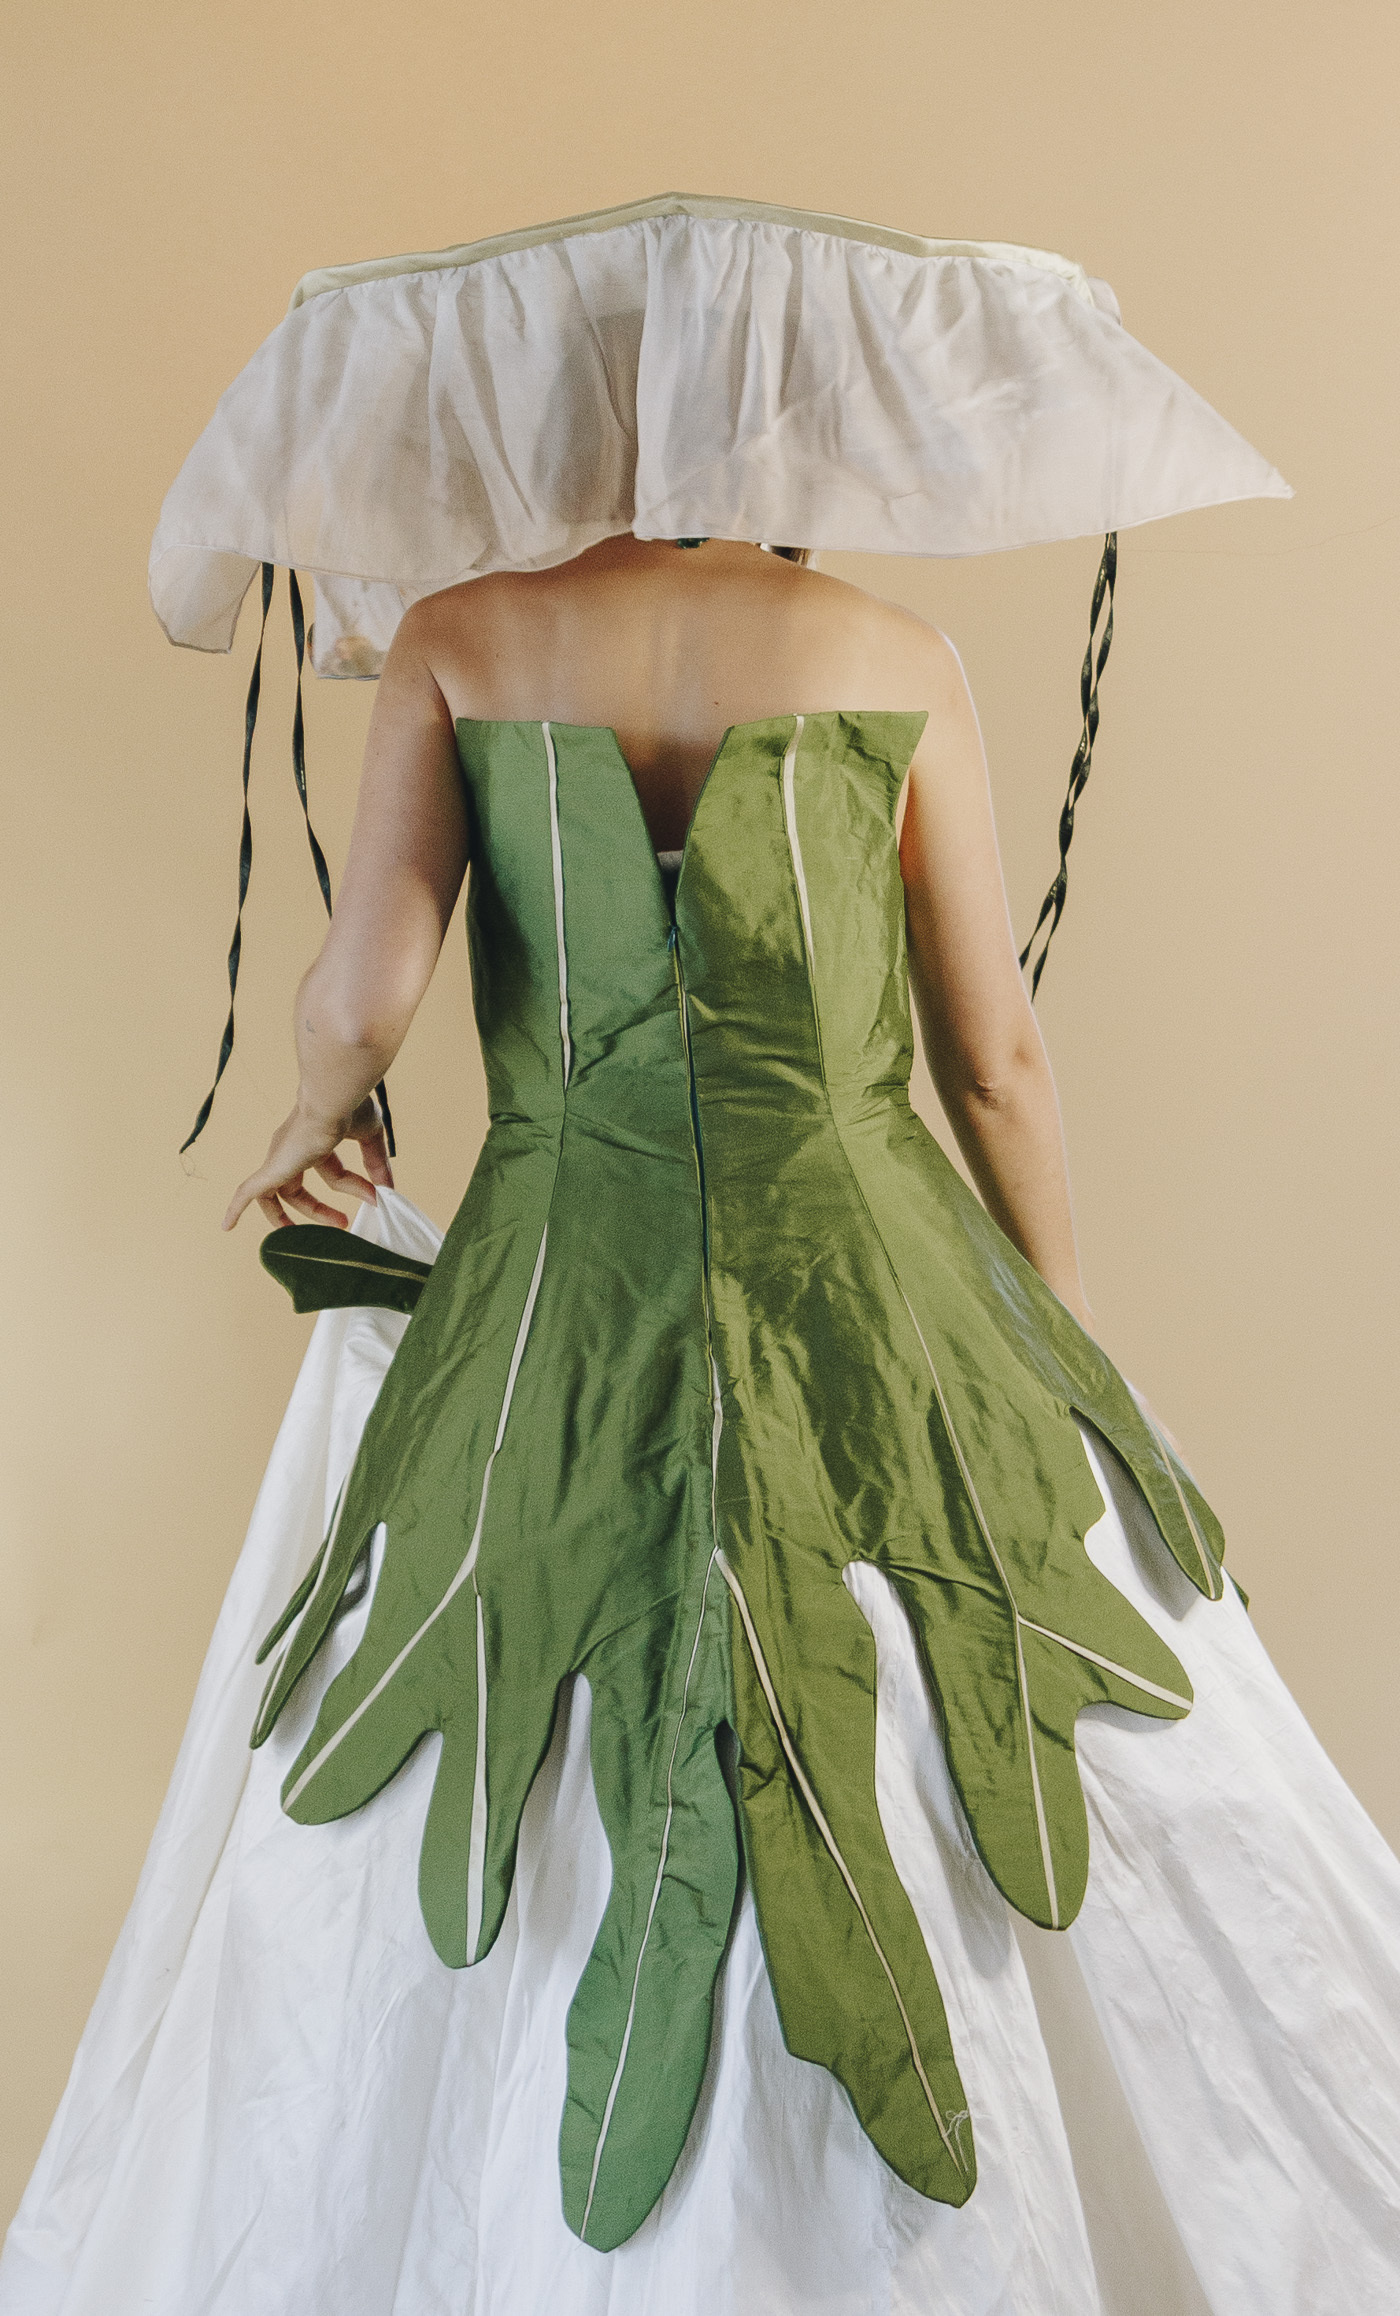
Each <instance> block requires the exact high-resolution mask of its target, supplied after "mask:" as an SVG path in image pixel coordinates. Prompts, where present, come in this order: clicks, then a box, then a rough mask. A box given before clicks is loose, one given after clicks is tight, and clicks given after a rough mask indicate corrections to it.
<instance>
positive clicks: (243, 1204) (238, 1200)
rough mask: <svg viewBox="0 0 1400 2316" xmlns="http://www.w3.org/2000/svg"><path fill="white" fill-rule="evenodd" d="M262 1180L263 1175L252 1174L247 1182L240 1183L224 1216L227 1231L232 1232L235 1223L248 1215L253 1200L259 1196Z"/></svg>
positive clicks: (224, 1225) (224, 1226)
mask: <svg viewBox="0 0 1400 2316" xmlns="http://www.w3.org/2000/svg"><path fill="white" fill-rule="evenodd" d="M261 1179H262V1178H261V1175H259V1174H250V1175H249V1177H248V1179H247V1181H246V1182H240V1183H239V1185H238V1188H237V1189H236V1190H235V1192H234V1194H233V1196H232V1198H231V1199H230V1200H229V1202H228V1212H227V1214H226V1215H225V1216H224V1220H223V1228H224V1229H225V1230H232V1229H233V1227H234V1225H235V1223H237V1222H238V1221H240V1220H241V1218H242V1217H243V1216H244V1215H245V1214H246V1213H247V1211H248V1209H249V1207H250V1206H251V1205H252V1203H253V1200H254V1199H255V1198H257V1197H258V1196H259V1192H258V1189H257V1185H258V1183H259V1181H260V1180H261Z"/></svg>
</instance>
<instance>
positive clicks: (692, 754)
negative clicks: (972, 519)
mask: <svg viewBox="0 0 1400 2316" xmlns="http://www.w3.org/2000/svg"><path fill="white" fill-rule="evenodd" d="M411 616H412V617H413V618H414V620H415V624H416V626H417V630H418V636H419V642H420V648H421V650H422V653H423V657H424V659H425V661H426V662H427V665H428V666H429V667H430V668H431V670H432V673H433V675H434V677H435V678H436V681H437V683H438V685H439V687H440V689H441V691H442V694H443V697H444V699H445V701H446V703H447V706H448V709H449V711H450V713H451V715H452V717H453V719H454V720H455V719H457V718H459V717H475V718H483V719H487V720H491V721H496V720H501V721H512V722H513V721H517V720H519V721H524V720H526V719H532V718H534V717H540V718H544V717H549V718H551V719H554V720H557V721H558V722H561V723H571V724H606V725H610V726H611V727H612V729H613V730H614V731H615V732H616V734H617V738H618V742H619V745H620V746H621V749H622V752H623V755H624V756H625V757H626V759H627V761H628V764H629V765H630V767H631V770H632V775H633V778H634V780H635V782H636V785H637V789H638V793H639V795H640V798H641V803H642V809H643V811H644V813H645V815H646V819H647V823H648V826H649V827H650V830H651V834H652V840H653V842H654V843H656V844H658V845H662V846H665V845H678V844H679V843H680V842H681V840H682V838H683V837H684V834H685V830H686V827H687V825H688V823H689V820H690V816H691V813H692V811H693V810H694V806H695V800H696V797H697V795H698V794H699V791H700V787H701V785H702V783H703V781H704V778H705V774H706V771H707V770H708V768H709V765H710V763H711V761H712V759H713V757H714V754H715V750H716V749H717V747H718V746H719V743H720V741H721V739H722V738H723V736H724V733H725V731H726V729H727V728H728V727H729V726H730V725H731V724H742V723H749V722H753V721H755V720H757V719H758V718H760V717H765V716H773V715H788V714H792V713H794V712H797V711H803V712H807V713H812V712H815V711H817V710H821V709H828V708H905V709H918V708H925V709H928V710H930V712H931V713H932V712H933V711H935V710H936V709H937V707H938V701H937V698H936V696H935V694H936V687H934V686H932V685H931V684H930V681H929V669H928V666H927V665H926V664H923V663H925V662H926V659H927V657H928V656H929V655H931V654H932V653H934V652H935V651H936V650H937V647H938V646H940V645H942V642H943V639H942V638H941V637H938V636H937V635H936V634H935V633H934V631H933V630H932V629H930V628H928V627H927V626H926V625H925V624H924V622H923V621H921V620H919V619H916V618H915V617H914V616H913V615H912V614H911V613H909V612H906V611H903V610H900V609H899V608H898V607H896V606H894V605H891V604H886V603H881V602H878V601H877V600H876V599H875V598H874V597H872V596H869V595H866V594H863V593H862V591H861V590H860V589H859V588H855V587H850V586H847V585H846V584H845V583H844V582H843V581H841V580H839V579H834V578H830V577H828V576H826V575H825V574H824V573H821V572H817V571H810V570H804V569H802V568H801V567H800V566H798V565H796V564H793V563H791V562H788V561H787V560H785V559H784V558H783V557H781V556H777V555H769V554H765V553H764V552H763V551H762V550H761V549H759V548H756V547H752V546H745V545H742V544H738V543H735V542H730V541H727V540H718V539H716V540H707V541H706V542H705V543H704V544H703V545H701V546H698V547H695V548H678V547H677V546H675V545H674V544H673V543H672V542H671V541H669V540H638V539H633V538H630V537H628V538H623V539H610V540H607V541H605V542H604V543H603V544H602V545H601V546H599V547H595V548H593V549H592V550H591V551H590V552H589V553H587V554H585V555H582V556H580V557H578V558H577V559H576V560H575V561H573V562H571V563H566V564H563V565H560V566H559V567H557V568H556V569H554V570H552V571H544V572H532V573H528V574H524V575H514V574H511V575H502V576H500V577H496V578H490V579H478V580H473V581H470V582H469V583H467V584H466V585H464V586H461V587H454V588H449V589H447V590H446V591H445V592H444V593H442V594H441V595H436V596H434V597H432V598H431V599H430V600H429V601H428V602H426V603H423V604H421V605H419V606H418V607H417V609H416V612H415V613H414V614H412V615H411ZM946 648H947V647H946V645H944V646H943V649H944V650H945V651H946Z"/></svg>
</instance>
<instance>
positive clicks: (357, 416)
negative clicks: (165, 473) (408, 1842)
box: [150, 194, 1292, 676]
mask: <svg viewBox="0 0 1400 2316" xmlns="http://www.w3.org/2000/svg"><path fill="white" fill-rule="evenodd" d="M1291 495H1292V494H1291V492H1290V490H1289V486H1288V485H1287V483H1285V482H1284V480H1283V478H1282V477H1281V476H1280V475H1279V474H1278V473H1277V472H1276V471H1275V469H1274V468H1273V467H1272V466H1270V464H1269V463H1268V461H1267V460H1266V459H1265V458H1263V457H1262V456H1261V455H1260V453H1259V452H1258V451H1256V450H1254V449H1252V448H1251V446H1250V445H1249V444H1248V443H1247V442H1246V441H1244V440H1243V438H1242V437H1241V436H1240V435H1239V434H1237V433H1236V432H1235V430H1234V429H1233V427H1231V426H1229V425H1228V424H1227V423H1226V421H1225V420H1224V419H1223V418H1221V417H1220V416H1219V415H1218V413H1217V412H1215V411H1214V410H1212V409H1211V407H1210V406H1209V404H1208V403H1206V402H1204V401H1203V400H1202V399H1201V397H1200V396H1199V395H1198V394H1196V393H1195V392H1193V390H1192V389H1191V387H1189V386H1187V385H1186V384H1184V382H1183V381H1182V380H1181V379H1180V378H1178V377H1176V376H1175V375H1174V374H1173V372H1172V371H1171V370H1169V369H1168V368H1167V367H1166V366H1165V364H1164V363H1162V362H1160V361H1158V360H1157V358H1156V356H1155V355H1153V354H1151V353H1149V352H1148V351H1147V349H1146V348H1145V347H1144V346H1141V345H1139V344H1138V343H1137V341H1136V340H1135V339H1133V338H1132V337H1130V336H1129V335H1128V333H1127V331H1126V330H1124V328H1123V326H1122V324H1121V322H1120V320H1119V319H1118V308H1117V302H1116V300H1115V298H1114V296H1113V293H1112V291H1111V290H1110V289H1109V288H1108V286H1107V284H1105V283H1102V282H1095V281H1092V280H1091V279H1090V278H1089V276H1087V275H1086V274H1085V273H1084V271H1083V269H1082V267H1080V266H1078V265H1076V264H1074V263H1073V262H1072V261H1071V260H1069V259H1067V258H1063V257H1058V256H1056V255H1054V254H1053V253H1051V252H1048V251H1044V250H1035V249H1023V248H1019V247H1017V246H1015V245H1013V244H1009V243H1001V242H983V243H977V242H935V241H923V240H920V239H918V238H917V237H916V236H913V235H907V234H897V233H892V232H889V231H886V230H885V229H883V228H879V227H871V226H863V225H858V224H855V223H853V222H852V221H850V220H847V219H842V218H832V217H824V216H818V215H814V214H812V213H809V212H805V211H799V210H788V209H777V208H771V207H765V206H762V205H760V204H757V203H752V202H720V201H712V200H706V199H700V198H696V197H691V196H686V195H680V194H666V195H662V196H659V197H658V198H657V199H655V200H653V201H648V202H640V203H637V204H634V205H633V206H631V207H629V208H626V209H620V210H610V211H604V212H600V213H599V214H597V215H595V216H592V217H586V218H575V219H570V220H568V221H567V222H566V223H565V224H563V225H560V226H553V227H542V228H539V229H536V230H535V231H534V232H532V233H527V234H518V235H508V236H505V237H503V238H502V239H500V240H496V241H489V242H482V243H478V244H475V245H469V246H467V247H464V248H461V249H455V250H447V251H443V252H440V253H438V254H436V255H432V256H422V255H419V256H413V257H407V258H402V259H386V260H378V261H374V262H372V263H370V264H368V265H366V266H362V267H353V266H352V267H343V268H340V269H336V270H333V271H329V272H322V273H317V274H313V275H309V276H308V277H307V278H306V280H305V281H304V282H303V283H302V284H300V285H299V287H298V290H297V293H296V295H295V297H294V299H293V302H292V307H291V311H290V312H289V313H288V314H287V315H286V317H285V319H284V320H283V321H282V322H280V323H279V324H278V326H277V328H276V329H275V330H274V331H273V332H272V334H271V336H270V337H269V338H268V339H267V340H266V341H265V342H264V344H263V345H262V346H261V347H260V348H259V349H258V351H257V353H256V354H255V355H254V356H253V358H252V360H251V361H250V362H249V363H248V364H247V366H246V368H245V369H244V370H242V371H241V372H240V373H239V375H238V377H237V378H236V379H235V380H234V381H233V383H232V385H231V386H230V387H229V388H228V390H227V392H226V393H225V394H224V396H223V398H222V400H221V401H220V403H219V405H218V408H217V410H216V411H215V413H214V416H213V418H212V419H211V421H210V423H209V425H208V426H207V427H206V428H205V430H204V433H203V434H202V435H201V436H200V438H199V440H198V442H197V443H196V444H195V446H194V448H193V450H192V451H191V452H190V454H189V456H188V458H187V459H186V461H185V463H184V465H183V467H182V468H181V470H180V473H179V475H178V477H177V479H176V481H175V484H174V486H173V488H172V489H171V491H170V493H169V495H168V497H167V499H166V501H165V505H164V507H163V509H162V511H161V517H160V523H159V526H158V528H157V531H156V534H155V539H154V542H153V545H152V549H151V564H150V586H151V599H152V602H153V604H154V607H155V610H156V614H157V617H158V618H159V619H160V621H161V624H162V626H163V627H164V629H165V631H166V633H167V635H168V636H169V637H170V638H171V640H172V642H175V643H183V644H190V645H193V646H196V647H197V648H199V649H201V650H206V651H226V650H228V649H229V647H230V645H231V643H232V640H233V634H234V629H235V626H236V624H237V619H238V612H239V607H240V605H241V603H242V600H243V597H244V595H245V593H246V591H247V588H248V585H249V583H250V581H251V579H252V577H253V575H254V572H255V571H256V569H257V567H258V566H259V565H260V564H261V563H262V562H264V561H270V562H273V563H278V564H287V565H291V566H293V567H295V568H296V569H297V570H299V571H302V572H305V573H312V574H314V575H315V579H316V587H317V613H316V623H315V636H314V639H313V647H312V658H313V665H314V666H315V667H316V669H317V670H318V672H319V673H321V674H323V675H345V676H366V675H374V674H377V673H378V670H379V668H380V667H381V666H382V664H383V659H384V654H385V652H386V650H387V648H388V645H389V642H390V639H391V638H392V635H393V632H394V629H395V627H396V626H397V624H398V621H399V619H400V618H401V617H402V614H403V612H404V610H405V609H406V608H407V606H408V605H409V604H410V603H412V602H414V601H416V600H417V599H418V598H419V597H420V596H423V595H428V594H432V593H434V592H436V591H437V590H438V589H440V588H443V587H447V586H450V585H453V584H455V583H457V582H458V581H461V580H466V579H472V578H477V577H480V576H482V575H483V574H485V573H488V572H492V571H501V570H523V571H528V570H539V569H544V568H547V567H549V566H550V565H553V564H555V563H560V562H564V561H566V560H568V559H569V558H570V557H572V556H574V555H577V554H581V553H582V552H583V551H584V550H585V549H586V548H587V547H590V546H592V545H595V544H596V543H597V542H598V541H599V540H600V539H603V538H607V537H611V536H613V535H616V534H618V533H622V532H626V531H632V532H635V534H636V535H637V536H638V537H640V538H700V537H704V538H727V539H749V540H758V541H772V542H776V543H781V544H786V545H795V546H805V547H816V548H823V547H825V548H832V549H849V550H856V551H862V552H868V553H886V554H907V555H976V554H984V553H988V552H990V551H992V550H994V549H999V548H1004V547H1018V546H1026V545H1031V544H1034V543H1037V542H1042V541H1046V540H1052V539H1066V538H1077V537H1082V536H1087V535H1089V534H1094V533H1101V532H1107V531H1112V530H1122V529H1126V528H1127V527H1129V526H1130V525H1132V524H1134V523H1143V522H1149V521H1151V520H1153V519H1155V518H1156V517H1159V516H1163V515H1172V514H1180V513H1182V512H1184V511H1186V510H1187V509H1190V508H1194V507H1203V506H1212V505H1217V504H1220V503H1221V502H1223V501H1226V500H1230V499H1241V498H1252V497H1273V498H1278V497H1289V496H1291Z"/></svg>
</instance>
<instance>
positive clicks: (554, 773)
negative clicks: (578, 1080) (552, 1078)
mask: <svg viewBox="0 0 1400 2316" xmlns="http://www.w3.org/2000/svg"><path fill="white" fill-rule="evenodd" d="M540 730H541V731H542V732H543V734H544V753H545V761H546V763H547V764H548V766H549V854H550V862H551V865H552V867H553V870H554V946H555V950H556V952H557V954H558V958H559V1043H560V1046H561V1048H562V1050H563V1057H564V1084H565V1086H566V1087H567V1086H568V1083H569V1072H570V1070H571V1069H572V1068H573V1061H574V1049H573V1045H572V1043H571V1042H570V1038H569V960H568V952H567V950H566V949H565V946H564V855H563V851H562V849H561V846H560V843H559V764H558V759H557V758H556V756H555V753H554V734H553V732H552V731H551V730H550V728H549V726H548V724H541V726H540Z"/></svg>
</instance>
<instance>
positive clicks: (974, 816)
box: [900, 632, 1093, 1329]
mask: <svg viewBox="0 0 1400 2316" xmlns="http://www.w3.org/2000/svg"><path fill="white" fill-rule="evenodd" d="M916 652H917V655H918V656H919V657H920V659H921V662H922V664H921V666H920V669H919V671H918V673H919V677H920V691H919V695H918V696H920V697H921V698H925V699H927V701H928V705H929V719H928V723H927V725H926V726H925V729H924V735H923V738H922V739H921V740H920V743H919V746H918V749H917V750H916V752H915V755H914V760H913V763H912V765H911V766H910V772H909V787H908V793H907V798H906V804H905V813H904V824H903V828H902V830H901V832H900V868H901V871H902V873H903V877H904V887H905V899H906V907H907V917H908V927H909V978H910V982H911V985H912V988H913V992H914V1003H915V1007H916V1010H917V1012H918V1016H919V1024H920V1027H921V1029H922V1032H923V1043H924V1052H925V1055H926V1056H927V1059H928V1065H929V1070H930V1072H931V1074H932V1077H933V1081H934V1084H935V1086H936V1088H937V1090H938V1098H939V1100H940V1101H941V1102H942V1104H943V1109H944V1112H945V1115H946V1116H947V1119H948V1123H949V1125H950V1126H951V1127H952V1129H953V1132H954V1134H955V1135H956V1136H957V1140H958V1146H959V1148H960V1149H961V1151H962V1153H963V1156H964V1157H965V1159H966V1160H967V1165H968V1170H969V1172H970V1173H971V1175H972V1178H973V1180H974V1181H975V1183H976V1184H977V1187H978V1189H979V1190H980V1191H981V1193H982V1198H983V1201H984V1203H985V1205H986V1207H987V1210H988V1212H989V1213H990V1214H991V1216H992V1217H993V1219H994V1221H996V1222H997V1223H998V1224H999V1225H1000V1227H1001V1228H1002V1230H1004V1231H1005V1233H1006V1235H1007V1237H1008V1238H1009V1239H1010V1240H1011V1242H1012V1244H1013V1245H1014V1246H1016V1247H1017V1248H1019V1250H1020V1252H1021V1253H1022V1254H1023V1255H1024V1256H1025V1257H1026V1260H1027V1261H1028V1262H1030V1263H1032V1264H1033V1265H1034V1267H1035V1268H1036V1270H1038V1271H1039V1273H1040V1275H1041V1277H1042V1278H1043V1279H1044V1281H1045V1283H1046V1285H1047V1286H1048V1287H1050V1288H1051V1289H1052V1291H1053V1292H1054V1293H1055V1294H1057V1295H1058V1296H1059V1298H1060V1301H1061V1302H1062V1303H1064V1304H1065V1305H1066V1306H1067V1308H1068V1309H1069V1310H1070V1311H1072V1312H1073V1314H1074V1316H1075V1318H1076V1319H1078V1320H1079V1322H1080V1324H1081V1325H1082V1326H1084V1327H1087V1328H1090V1329H1092V1325H1093V1316H1092V1313H1091V1312H1090V1310H1089V1306H1088V1303H1087V1302H1086V1300H1085V1295H1084V1286H1083V1282H1082V1280H1081V1278H1080V1274H1079V1255H1078V1250H1077V1248H1076V1246H1075V1239H1074V1219H1073V1214H1072V1211H1071V1207H1070V1190H1069V1171H1068V1166H1067V1163H1066V1158H1065V1145H1064V1132H1063V1128H1062V1126H1061V1122H1060V1105H1059V1099H1058V1097H1057V1095H1056V1092H1055V1082H1054V1079H1053V1078H1052V1076H1051V1074H1050V1063H1049V1059H1048V1057H1047V1055H1046V1051H1045V1046H1044V1043H1043V1041H1042V1039H1041V1035H1040V1028H1039V1024H1038V1023H1037V1021H1036V1018H1035V1015H1034V1013H1033V1012H1032V1010H1031V1003H1030V998H1029V997H1028V995H1027V993H1026V986H1025V983H1024V981H1023V980H1022V978H1021V971H1020V967H1019V965H1018V964H1017V961H1016V943H1015V938H1014V936H1013V934H1012V930H1011V917H1010V911H1009V909H1008V907H1007V900H1006V887H1005V884H1004V882H1003V879H1002V871H1001V858H1000V854H999V852H998V849H997V839H996V827H995V823H994V821H993V817H992V799H991V787H990V783H989V780H988V776H987V760H986V755H985V753H984V750H983V747H982V735H981V732H980V730H979V729H978V723H977V714H976V710H975V709H974V707H973V704H972V699H971V695H970V694H969V692H968V688H967V682H966V679H965V677H964V675H963V671H962V663H961V661H960V660H959V658H958V655H957V653H956V651H955V650H954V649H953V647H952V645H951V644H950V643H949V642H948V641H947V640H946V638H945V637H943V636H941V635H938V634H936V633H933V632H930V633H929V635H928V638H927V641H926V642H925V641H924V640H923V639H922V638H921V639H920V642H919V644H918V646H917V647H916Z"/></svg>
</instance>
